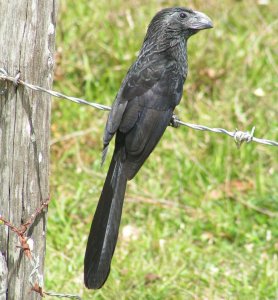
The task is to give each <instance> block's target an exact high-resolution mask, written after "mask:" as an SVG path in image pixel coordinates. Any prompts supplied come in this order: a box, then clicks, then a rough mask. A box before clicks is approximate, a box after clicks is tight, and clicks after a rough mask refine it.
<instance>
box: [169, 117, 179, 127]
mask: <svg viewBox="0 0 278 300" xmlns="http://www.w3.org/2000/svg"><path fill="white" fill-rule="evenodd" d="M179 121H180V119H179V118H178V116H177V115H175V114H173V116H172V118H171V120H170V124H169V126H172V127H174V128H178V127H180V124H179Z"/></svg>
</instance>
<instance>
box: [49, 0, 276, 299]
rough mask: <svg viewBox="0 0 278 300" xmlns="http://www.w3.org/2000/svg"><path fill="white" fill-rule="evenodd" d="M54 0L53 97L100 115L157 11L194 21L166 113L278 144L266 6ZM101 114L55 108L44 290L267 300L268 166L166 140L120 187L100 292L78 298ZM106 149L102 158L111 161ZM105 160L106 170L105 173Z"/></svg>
mask: <svg viewBox="0 0 278 300" xmlns="http://www.w3.org/2000/svg"><path fill="white" fill-rule="evenodd" d="M258 2H260V1H255V0H249V1H248V0H246V1H232V0H223V1H215V0H208V1H206V3H204V1H197V0H196V1H185V2H184V1H183V2H182V1H154V0H148V1H147V0H142V1H139V0H130V1H120V0H111V1H109V2H108V1H95V0H93V1H84V0H80V1H73V0H67V1H66V0H61V1H60V9H59V21H58V24H57V43H56V44H57V45H56V50H57V55H56V71H55V86H54V87H55V89H56V90H59V91H61V92H63V93H66V94H68V95H72V96H77V97H82V98H85V99H87V100H90V101H95V102H98V103H101V104H106V105H111V103H112V102H113V100H114V97H115V95H116V93H117V90H118V88H119V86H120V84H121V81H122V79H123V77H124V76H125V73H126V71H127V70H128V68H129V66H130V65H131V63H132V62H133V61H134V60H135V59H136V55H137V54H138V50H139V49H140V47H141V44H142V40H143V37H144V34H145V31H146V27H147V25H148V23H149V21H150V20H151V18H152V16H153V15H154V14H155V13H156V12H157V11H158V10H159V9H160V8H163V7H167V6H174V5H186V6H188V7H191V8H194V9H197V10H200V11H203V12H205V13H206V14H207V15H209V16H210V17H211V19H212V20H213V21H214V26H215V27H214V29H213V30H206V31H204V32H200V33H199V34H197V35H196V36H194V37H192V38H191V39H190V41H189V45H188V50H189V54H188V55H189V65H190V70H189V75H188V79H187V82H186V84H185V87H184V95H183V99H182V101H181V104H180V105H179V107H178V108H177V111H176V113H177V114H178V116H179V117H180V119H182V120H183V121H186V122H191V123H196V124H203V125H207V126H210V127H223V128H226V129H228V130H231V131H233V130H234V129H235V128H238V129H240V130H251V128H252V126H256V132H255V136H256V137H264V138H268V139H272V140H278V104H277V101H278V47H277V45H278V34H277V32H278V19H277V16H278V15H277V12H278V3H277V1H274V0H273V1H271V0H270V1H267V2H268V4H267V5H259V4H258ZM106 118H107V112H103V111H99V110H96V109H93V108H90V107H87V106H79V105H77V104H73V103H69V102H67V101H63V100H62V101H58V100H53V110H52V141H53V145H52V147H51V160H52V164H51V195H52V202H51V204H50V207H49V214H48V232H47V256H46V265H45V277H46V289H47V290H55V291H56V292H62V293H74V294H78V295H79V296H82V298H83V299H107V300H108V299H121V300H122V299H128V300H129V299H136V300H137V299H159V300H160V299H203V300H205V299H209V300H211V299H240V300H241V299H250V300H251V299H252V300H253V299H278V226H277V221H278V163H277V161H278V152H277V148H275V147H270V146H263V145H258V144H255V143H251V144H248V145H243V146H242V148H241V149H240V150H238V149H237V147H236V145H235V144H234V142H233V140H232V139H231V138H229V137H227V136H223V135H219V134H214V133H204V132H199V131H194V130H192V129H188V128H185V127H181V128H179V129H174V128H170V127H169V128H168V129H167V131H166V133H165V134H164V136H163V139H162V140H161V142H160V144H159V145H158V147H157V148H156V150H155V151H154V153H153V154H152V155H151V159H149V160H148V161H147V162H146V164H145V165H144V167H143V168H142V169H141V171H140V172H139V174H138V176H137V177H136V178H135V179H134V180H133V181H131V182H129V184H128V189H127V194H126V201H125V205H124V211H123V218H122V224H121V230H120V236H119V241H118V244H117V248H116V251H115V255H114V259H113V263H112V270H111V273H110V277H109V279H108V281H107V283H106V285H105V286H104V287H103V288H102V289H101V290H98V291H89V290H86V289H85V288H84V285H83V257H84V251H85V246H86V240H87V234H88V232H89V227H90V223H91V220H92V216H93V213H94V210H95V207H96V204H97V200H98V198H99V195H100V192H101V189H102V184H103V181H104V178H105V176H106V171H107V168H108V165H109V162H107V163H106V164H105V166H104V167H103V168H101V167H100V161H101V150H102V133H103V130H104V126H105V122H106ZM111 153H112V149H110V153H109V158H110V157H111ZM109 158H108V160H109Z"/></svg>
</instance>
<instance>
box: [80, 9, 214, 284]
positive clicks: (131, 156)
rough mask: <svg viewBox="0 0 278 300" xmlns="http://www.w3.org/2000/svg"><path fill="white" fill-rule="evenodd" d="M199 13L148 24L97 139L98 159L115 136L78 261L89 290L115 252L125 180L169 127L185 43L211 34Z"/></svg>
mask: <svg viewBox="0 0 278 300" xmlns="http://www.w3.org/2000/svg"><path fill="white" fill-rule="evenodd" d="M212 27H213V26H212V21H211V20H210V19H209V18H208V17H207V16H206V15H205V14H203V13H201V12H197V11H193V10H191V9H187V8H183V7H174V8H166V9H163V10H161V11H160V12H158V13H157V14H156V15H155V16H154V18H153V19H152V21H151V23H150V25H149V27H148V31H147V34H146V37H145V39H144V42H143V46H142V48H141V51H140V53H139V56H138V58H137V60H136V61H135V63H134V64H133V65H132V66H131V68H130V69H129V71H128V72H127V75H126V77H125V79H124V80H123V82H122V85H121V87H120V90H119V92H118V94H117V96H116V99H115V101H114V103H113V106H112V109H111V111H110V114H109V117H108V120H107V123H106V128H105V133H104V137H103V144H104V148H103V159H102V162H103V161H104V160H105V156H106V152H107V149H108V145H109V142H110V141H111V139H112V137H113V136H114V134H116V140H115V149H114V154H113V157H112V160H111V163H110V167H109V170H108V174H107V177H106V179H105V183H104V186H103V190H102V193H101V196H100V199H99V202H98V206H97V209H96V212H95V215H94V219H93V223H92V226H91V231H90V235H89V238H88V243H87V249H86V254H85V260H84V280H85V285H86V287H87V288H89V289H98V288H100V287H101V286H102V285H103V284H104V283H105V281H106V279H107V277H108V275H109V271H110V265H111V260H112V256H113V253H114V250H115V246H116V242H117V238H118V232H119V226H120V221H121V214H122V207H123V200H124V195H125V190H126V183H127V180H130V179H132V178H133V177H134V176H135V175H136V173H137V172H138V171H139V169H140V167H141V166H142V165H143V163H144V161H145V160H146V159H147V158H148V156H149V155H150V153H151V152H152V151H153V149H154V147H155V146H156V144H157V143H158V141H159V140H160V138H161V136H162V135H163V133H164V131H165V129H166V128H167V126H168V125H169V123H170V122H171V118H172V115H173V111H174V109H175V107H176V105H178V104H179V102H180V99H181V96H182V91H183V84H184V82H185V79H186V76H187V70H188V64H187V50H186V46H187V40H188V38H189V37H190V36H192V35H193V34H195V33H197V32H198V31H199V30H202V29H207V28H212Z"/></svg>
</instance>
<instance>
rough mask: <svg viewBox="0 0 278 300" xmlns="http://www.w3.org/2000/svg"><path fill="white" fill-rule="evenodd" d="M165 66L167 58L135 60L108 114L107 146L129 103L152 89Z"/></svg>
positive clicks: (105, 138)
mask: <svg viewBox="0 0 278 300" xmlns="http://www.w3.org/2000/svg"><path fill="white" fill-rule="evenodd" d="M156 60H157V58H156ZM168 64H169V62H168ZM165 66H167V61H165V59H163V58H162V59H160V60H157V61H156V62H154V58H150V57H148V58H145V59H142V60H140V62H138V61H137V62H135V63H134V64H133V65H132V67H131V68H130V69H129V71H128V73H127V75H126V77H125V79H124V81H123V83H122V85H121V88H120V90H119V92H118V94H117V96H116V99H115V101H114V103H113V105H112V108H111V111H110V113H109V116H108V120H107V123H106V128H105V133H104V137H103V144H104V146H105V147H106V146H107V145H108V144H109V142H110V140H111V139H112V137H113V135H114V134H115V132H116V131H117V130H118V128H119V126H120V124H121V122H122V118H123V115H124V113H125V111H126V107H127V105H128V103H129V102H130V101H132V102H133V103H134V102H136V99H138V97H140V96H141V95H143V94H145V93H146V92H148V91H149V90H151V89H152V88H153V87H154V86H155V84H156V83H157V82H158V81H159V80H160V79H161V78H162V77H163V74H164V73H165ZM135 106H136V105H135Z"/></svg>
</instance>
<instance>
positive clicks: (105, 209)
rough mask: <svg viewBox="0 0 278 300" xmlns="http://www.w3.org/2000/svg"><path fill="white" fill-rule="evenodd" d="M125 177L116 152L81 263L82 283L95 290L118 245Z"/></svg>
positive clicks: (105, 276)
mask: <svg viewBox="0 0 278 300" xmlns="http://www.w3.org/2000/svg"><path fill="white" fill-rule="evenodd" d="M126 183H127V178H126V175H125V172H124V169H123V163H122V162H121V160H120V151H115V152H114V155H113V157H112V160H111V164H110V167H109V170H108V174H107V176H106V179H105V183H104V187H103V190H102V193H101V196H100V199H99V202H98V206H97V209H96V212H95V215H94V219H93V222H92V225H91V230H90V235H89V238H88V242H87V248H86V253H85V260H84V281H85V285H86V287H87V288H89V289H98V288H100V287H101V286H102V285H103V284H104V283H105V281H106V279H107V277H108V275H109V272H110V265H111V260H112V256H113V253H114V250H115V246H116V243H117V238H118V232H119V226H120V222H121V215H122V207H123V200H124V194H125V189H126Z"/></svg>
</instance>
